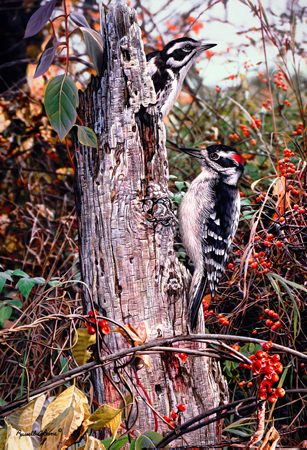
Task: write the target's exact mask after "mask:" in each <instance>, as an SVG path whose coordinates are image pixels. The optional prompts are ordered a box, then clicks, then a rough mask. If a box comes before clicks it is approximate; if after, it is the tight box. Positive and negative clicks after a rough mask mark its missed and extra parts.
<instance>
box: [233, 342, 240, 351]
mask: <svg viewBox="0 0 307 450" xmlns="http://www.w3.org/2000/svg"><path fill="white" fill-rule="evenodd" d="M231 348H233V349H234V350H237V352H238V351H239V350H240V346H239V345H237V344H234V345H232V346H231Z"/></svg>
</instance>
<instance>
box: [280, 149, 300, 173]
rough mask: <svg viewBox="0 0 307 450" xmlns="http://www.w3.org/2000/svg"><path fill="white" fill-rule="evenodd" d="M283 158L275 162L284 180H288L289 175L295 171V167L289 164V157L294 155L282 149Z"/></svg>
mask: <svg viewBox="0 0 307 450" xmlns="http://www.w3.org/2000/svg"><path fill="white" fill-rule="evenodd" d="M284 154H285V158H284V159H280V160H278V161H277V164H278V166H279V170H280V172H281V174H282V176H283V177H284V178H288V176H289V174H293V173H295V171H296V167H295V165H294V164H293V163H292V162H290V158H289V157H290V156H294V153H293V152H291V150H289V149H288V148H285V149H284Z"/></svg>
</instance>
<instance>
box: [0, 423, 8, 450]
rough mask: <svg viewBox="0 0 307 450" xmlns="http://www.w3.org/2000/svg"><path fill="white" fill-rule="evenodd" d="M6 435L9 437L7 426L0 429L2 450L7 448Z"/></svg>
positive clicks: (0, 447) (0, 449) (0, 448)
mask: <svg viewBox="0 0 307 450" xmlns="http://www.w3.org/2000/svg"><path fill="white" fill-rule="evenodd" d="M6 437H7V428H6V427H5V428H1V429H0V450H4V449H5V443H6Z"/></svg>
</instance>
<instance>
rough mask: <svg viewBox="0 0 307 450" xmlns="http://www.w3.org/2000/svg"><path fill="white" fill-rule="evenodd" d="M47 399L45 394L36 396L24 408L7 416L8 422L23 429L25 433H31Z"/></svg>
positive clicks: (18, 428)
mask: <svg viewBox="0 0 307 450" xmlns="http://www.w3.org/2000/svg"><path fill="white" fill-rule="evenodd" d="M45 399H46V397H45V395H41V396H40V397H37V398H35V399H34V400H32V401H31V402H30V403H28V404H27V405H26V406H24V407H23V408H21V409H18V410H17V411H15V412H14V413H12V414H10V415H9V416H7V417H6V421H7V423H9V424H10V425H12V427H13V428H16V429H17V430H22V431H23V432H24V433H31V431H32V426H33V423H34V422H35V420H36V419H37V418H38V416H39V413H40V412H41V409H42V407H43V404H44V401H45Z"/></svg>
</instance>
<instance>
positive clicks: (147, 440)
mask: <svg viewBox="0 0 307 450" xmlns="http://www.w3.org/2000/svg"><path fill="white" fill-rule="evenodd" d="M161 439H163V437H162V436H161V434H159V433H156V432H155V431H145V433H143V434H141V436H139V437H138V438H137V440H136V442H135V449H136V450H141V449H144V448H156V444H158V442H160V441H161ZM165 448H169V446H167V447H165Z"/></svg>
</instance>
